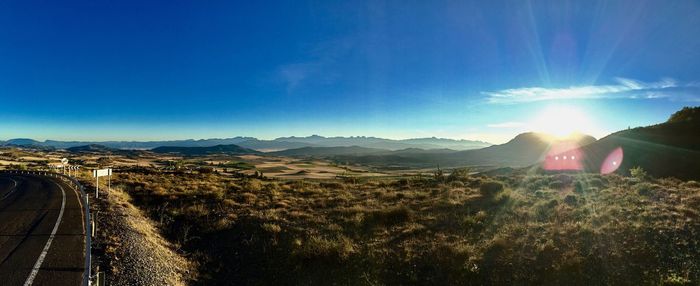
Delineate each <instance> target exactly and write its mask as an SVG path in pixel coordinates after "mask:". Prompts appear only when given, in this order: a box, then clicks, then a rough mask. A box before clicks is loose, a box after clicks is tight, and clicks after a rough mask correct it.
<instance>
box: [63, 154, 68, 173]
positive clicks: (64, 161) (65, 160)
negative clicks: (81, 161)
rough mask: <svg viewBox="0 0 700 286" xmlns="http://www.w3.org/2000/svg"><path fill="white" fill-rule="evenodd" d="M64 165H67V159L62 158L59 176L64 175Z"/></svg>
mask: <svg viewBox="0 0 700 286" xmlns="http://www.w3.org/2000/svg"><path fill="white" fill-rule="evenodd" d="M66 165H68V158H62V159H61V168H63V172H62V173H61V174H65V173H66Z"/></svg>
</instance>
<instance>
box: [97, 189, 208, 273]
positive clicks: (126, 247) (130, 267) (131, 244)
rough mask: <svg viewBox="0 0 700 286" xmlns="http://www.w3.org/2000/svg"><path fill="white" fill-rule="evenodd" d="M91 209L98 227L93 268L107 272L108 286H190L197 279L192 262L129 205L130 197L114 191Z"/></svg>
mask: <svg viewBox="0 0 700 286" xmlns="http://www.w3.org/2000/svg"><path fill="white" fill-rule="evenodd" d="M91 206H92V209H93V217H95V215H96V225H97V235H96V237H95V239H94V240H93V269H94V268H97V269H99V271H102V272H105V273H106V276H107V281H108V284H109V285H115V286H118V285H187V284H188V281H191V280H192V279H193V277H195V274H194V272H193V269H194V268H195V267H193V266H192V263H191V262H190V261H188V260H187V259H186V258H185V257H183V256H182V255H180V254H179V253H177V252H176V250H175V246H174V245H172V244H171V243H169V242H168V241H166V240H165V239H164V238H163V237H162V236H161V235H160V233H159V232H158V230H157V228H156V227H155V226H154V224H153V222H152V221H151V220H150V219H148V218H147V217H146V216H145V215H144V214H143V213H142V212H141V211H140V210H139V209H137V208H136V207H135V206H133V205H132V204H131V203H130V198H129V196H128V194H126V193H124V192H122V191H120V190H118V189H112V191H111V192H110V193H109V194H102V193H101V194H100V199H99V200H92V202H91Z"/></svg>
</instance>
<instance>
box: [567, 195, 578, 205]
mask: <svg viewBox="0 0 700 286" xmlns="http://www.w3.org/2000/svg"><path fill="white" fill-rule="evenodd" d="M564 202H565V203H566V204H567V205H570V206H576V205H578V197H576V196H575V195H567V196H566V197H565V198H564Z"/></svg>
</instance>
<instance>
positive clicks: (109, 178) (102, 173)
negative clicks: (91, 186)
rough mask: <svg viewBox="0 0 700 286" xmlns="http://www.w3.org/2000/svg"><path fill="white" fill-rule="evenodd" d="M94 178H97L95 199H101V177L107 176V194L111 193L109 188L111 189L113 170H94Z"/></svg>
mask: <svg viewBox="0 0 700 286" xmlns="http://www.w3.org/2000/svg"><path fill="white" fill-rule="evenodd" d="M92 176H93V177H94V178H95V198H98V197H99V189H100V177H104V176H107V192H109V188H110V187H111V186H110V184H111V181H112V169H111V168H107V169H99V170H92Z"/></svg>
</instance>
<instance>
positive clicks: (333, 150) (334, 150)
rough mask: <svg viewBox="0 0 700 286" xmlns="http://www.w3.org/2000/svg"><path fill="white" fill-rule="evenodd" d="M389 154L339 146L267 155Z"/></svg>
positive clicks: (375, 150) (368, 149)
mask: <svg viewBox="0 0 700 286" xmlns="http://www.w3.org/2000/svg"><path fill="white" fill-rule="evenodd" d="M386 152H389V151H388V150H386V149H378V148H366V147H359V146H347V147H346V146H340V147H302V148H296V149H287V150H283V151H277V152H270V153H268V154H270V155H275V156H289V157H327V156H338V155H348V156H360V155H369V154H380V153H386Z"/></svg>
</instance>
